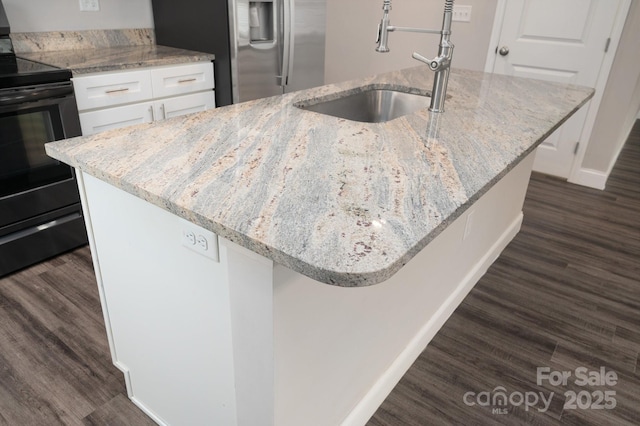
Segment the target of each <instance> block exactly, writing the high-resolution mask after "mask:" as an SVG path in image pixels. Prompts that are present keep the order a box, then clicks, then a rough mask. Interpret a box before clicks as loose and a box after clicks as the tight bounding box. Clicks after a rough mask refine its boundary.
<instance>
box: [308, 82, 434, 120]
mask: <svg viewBox="0 0 640 426" xmlns="http://www.w3.org/2000/svg"><path fill="white" fill-rule="evenodd" d="M430 101H431V98H430V97H429V96H423V95H416V94H413V93H406V92H398V91H396V90H390V89H375V88H371V89H365V90H363V91H361V92H357V93H353V94H349V95H346V96H343V97H340V98H337V99H331V100H326V101H321V102H318V103H315V104H311V105H305V103H297V104H295V106H297V107H298V108H301V109H305V110H307V111H314V112H319V113H321V114H327V115H332V116H334V117H339V118H345V119H347V120H353V121H363V122H365V123H383V122H385V121H389V120H393V119H395V118H398V117H402V116H403V115H407V114H411V113H414V112H416V111H418V110H420V109H423V108H425V109H426V108H429V103H430Z"/></svg>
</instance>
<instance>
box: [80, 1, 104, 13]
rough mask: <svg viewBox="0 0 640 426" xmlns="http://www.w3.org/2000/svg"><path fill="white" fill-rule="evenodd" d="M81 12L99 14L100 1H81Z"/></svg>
mask: <svg viewBox="0 0 640 426" xmlns="http://www.w3.org/2000/svg"><path fill="white" fill-rule="evenodd" d="M80 11H81V12H99V11H100V0H80Z"/></svg>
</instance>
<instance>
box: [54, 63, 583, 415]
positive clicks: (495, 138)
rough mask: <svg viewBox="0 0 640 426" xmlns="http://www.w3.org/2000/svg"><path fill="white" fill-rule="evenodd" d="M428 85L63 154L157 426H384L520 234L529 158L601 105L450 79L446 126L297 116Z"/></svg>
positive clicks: (214, 118) (535, 88)
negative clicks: (427, 355)
mask: <svg viewBox="0 0 640 426" xmlns="http://www.w3.org/2000/svg"><path fill="white" fill-rule="evenodd" d="M432 77H433V76H432V73H431V72H430V71H428V69H427V67H426V66H420V67H416V68H411V69H407V70H402V71H397V72H392V73H388V74H383V75H379V76H375V77H370V78H365V79H361V80H356V81H351V82H345V83H340V84H334V85H327V86H323V87H319V88H315V89H310V90H305V91H300V92H295V93H290V94H286V95H283V96H277V97H272V98H266V99H261V100H256V101H251V102H245V103H240V104H236V105H231V106H227V107H223V108H218V109H214V110H208V111H205V112H202V113H196V114H192V115H186V116H182V117H175V118H172V119H168V120H165V121H160V122H155V123H150V124H141V125H136V126H132V127H127V128H122V129H118V130H112V131H107V132H104V133H99V134H96V135H93V136H87V137H80V138H75V139H68V140H63V141H58V142H53V143H49V144H47V145H46V149H47V153H48V154H49V155H51V156H52V157H54V158H57V159H59V160H60V161H63V162H65V163H68V164H70V165H72V166H74V167H75V168H76V171H77V176H78V184H79V189H80V195H81V198H82V206H83V212H84V215H85V221H86V224H87V232H88V235H89V242H90V245H91V252H92V257H93V260H94V265H95V272H96V279H97V283H98V289H99V291H100V300H101V305H102V308H103V313H104V315H105V323H106V331H107V336H108V337H109V346H110V348H111V356H112V358H113V361H114V364H115V365H116V366H117V367H118V368H120V369H121V370H122V371H123V373H124V377H125V382H126V383H127V389H128V391H129V397H130V398H131V400H132V401H133V402H134V403H135V404H136V405H138V406H139V407H140V408H141V409H142V410H143V411H144V412H145V413H147V414H148V415H149V416H150V417H152V418H153V419H154V420H155V421H156V422H157V423H158V424H161V425H182V424H187V423H197V424H224V425H254V424H259V425H268V426H273V425H278V426H298V425H301V424H304V425H310V426H316V425H317V426H324V425H343V426H362V425H364V424H366V422H367V420H368V419H369V418H370V416H371V415H372V414H373V413H374V412H375V410H376V408H377V407H378V406H379V405H380V403H381V402H382V401H383V400H384V398H385V397H386V395H387V394H388V393H389V392H390V391H391V390H392V389H393V387H394V386H395V384H396V383H397V382H398V381H399V380H400V379H401V377H402V376H403V374H404V373H405V372H406V371H407V369H408V368H409V367H410V366H411V364H412V363H413V362H414V361H415V360H416V358H417V357H418V356H419V355H420V353H421V352H422V351H423V350H424V348H425V346H426V345H427V344H428V343H429V341H430V340H431V338H433V336H434V335H435V334H436V333H437V331H438V330H439V329H440V327H442V325H443V324H444V323H445V321H446V320H447V318H448V317H449V315H450V314H451V313H452V312H453V311H454V309H455V308H456V307H457V306H458V305H459V304H460V303H461V302H462V300H463V299H464V297H465V296H466V294H467V293H468V292H469V291H470V290H471V289H472V288H473V286H474V285H475V283H476V282H477V281H478V280H479V279H480V277H482V275H483V274H484V272H485V271H486V270H487V268H488V267H489V266H490V265H491V264H492V262H493V261H494V260H495V259H496V258H497V257H498V256H499V255H500V253H501V251H502V250H503V249H504V247H506V245H507V244H508V243H509V241H511V239H512V238H513V237H514V236H515V235H516V234H517V232H518V231H519V229H520V224H521V223H522V217H523V215H522V205H523V202H524V198H525V194H526V189H527V185H528V182H529V176H530V173H531V168H532V165H533V157H534V153H533V150H534V149H535V147H536V146H537V145H538V144H539V143H540V142H542V141H543V140H544V139H545V137H546V136H548V135H550V134H551V133H552V132H553V131H554V129H556V128H557V127H558V126H559V125H560V124H561V123H562V122H564V121H565V120H566V119H567V118H568V117H569V116H570V115H571V114H572V113H574V112H575V111H576V110H577V109H578V108H580V106H581V105H583V104H584V103H586V102H587V101H588V99H589V98H590V97H591V96H592V95H593V90H591V89H587V88H583V87H574V86H567V85H560V84H552V83H545V82H541V81H535V80H526V79H519V78H511V77H505V76H500V75H492V74H484V73H478V72H470V71H459V70H454V71H452V73H451V76H450V80H449V90H448V95H449V99H448V100H447V102H446V105H445V109H446V112H444V113H442V114H432V113H430V112H429V111H428V109H426V108H425V109H422V110H418V111H417V112H415V113H412V114H408V115H405V116H403V117H400V118H397V119H395V120H391V121H388V122H385V123H375V124H373V123H363V122H357V121H350V120H345V119H341V118H337V117H333V116H329V115H324V114H319V113H316V112H312V111H309V110H305V109H304V108H298V107H297V106H296V105H299V106H309V105H311V104H313V103H316V102H320V101H322V100H329V99H335V98H339V97H342V96H344V95H346V94H349V93H355V92H358V91H361V90H363V88H365V89H366V88H391V89H396V90H400V91H407V92H412V93H418V94H427V93H428V92H429V90H430V89H431V83H432ZM514 279H517V277H514ZM325 284H332V285H325ZM372 284H376V285H372ZM349 287H357V288H349Z"/></svg>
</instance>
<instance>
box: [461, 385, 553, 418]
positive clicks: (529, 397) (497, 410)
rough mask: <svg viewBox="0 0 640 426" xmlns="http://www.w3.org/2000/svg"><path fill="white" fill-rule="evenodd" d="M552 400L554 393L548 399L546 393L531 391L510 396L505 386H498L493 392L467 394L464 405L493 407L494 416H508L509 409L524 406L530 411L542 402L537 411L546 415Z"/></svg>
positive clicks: (513, 393) (464, 397)
mask: <svg viewBox="0 0 640 426" xmlns="http://www.w3.org/2000/svg"><path fill="white" fill-rule="evenodd" d="M552 399H553V392H551V393H550V394H549V397H548V398H547V396H546V395H545V393H544V392H532V391H529V392H511V393H510V394H508V393H507V389H506V388H505V387H504V386H498V387H496V388H495V389H493V390H492V391H483V392H478V393H475V392H467V393H465V394H464V396H463V397H462V400H463V401H464V403H465V404H466V405H468V406H470V407H473V406H474V405H478V406H480V407H491V412H492V413H493V414H508V413H509V409H508V408H507V407H520V406H521V405H524V409H525V411H529V409H530V408H533V407H536V406H537V405H538V403H539V402H541V401H542V404H543V406H542V407H537V410H538V411H540V412H541V413H544V412H546V411H547V410H548V409H549V406H550V405H551V400H552Z"/></svg>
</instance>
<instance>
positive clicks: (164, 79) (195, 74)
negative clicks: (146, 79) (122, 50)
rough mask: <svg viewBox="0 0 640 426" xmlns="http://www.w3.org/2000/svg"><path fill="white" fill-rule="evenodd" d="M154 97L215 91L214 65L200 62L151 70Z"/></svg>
mask: <svg viewBox="0 0 640 426" xmlns="http://www.w3.org/2000/svg"><path fill="white" fill-rule="evenodd" d="M151 84H152V86H153V97H154V98H156V99H157V98H164V97H166V96H176V95H184V94H187V93H193V92H200V91H203V90H207V89H213V64H212V63H211V62H199V63H195V64H187V65H178V66H172V67H165V68H155V69H152V70H151Z"/></svg>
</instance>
